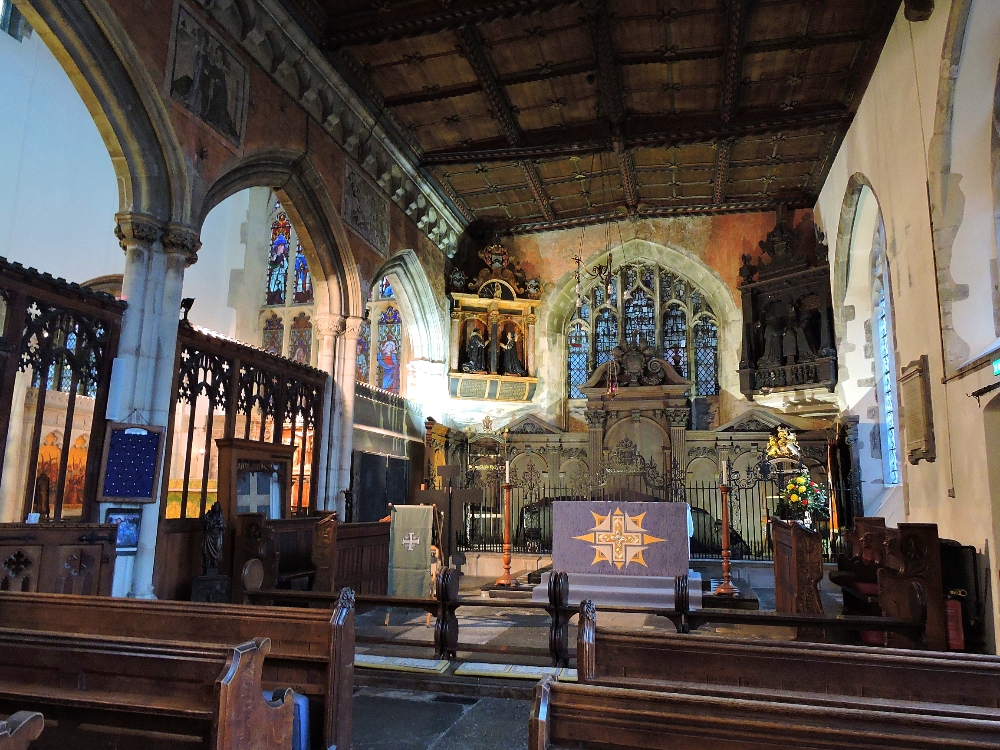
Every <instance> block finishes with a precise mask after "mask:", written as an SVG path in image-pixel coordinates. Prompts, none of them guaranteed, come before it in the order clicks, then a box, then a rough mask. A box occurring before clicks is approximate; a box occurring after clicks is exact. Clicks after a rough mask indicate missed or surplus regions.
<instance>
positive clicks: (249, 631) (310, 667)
mask: <svg viewBox="0 0 1000 750" xmlns="http://www.w3.org/2000/svg"><path fill="white" fill-rule="evenodd" d="M0 622H2V623H4V624H5V625H7V626H9V627H18V628H32V629H35V630H38V631H45V632H50V633H80V634H91V635H95V636H106V637H117V638H121V637H124V638H129V637H143V638H152V639H158V640H161V641H182V642H186V641H193V642H202V643H213V644H220V645H223V646H229V647H232V646H234V645H236V644H238V643H242V642H244V641H247V640H250V639H252V638H254V637H258V636H263V637H267V638H269V639H270V643H271V650H270V654H269V655H268V657H267V659H266V660H265V661H264V665H263V672H262V673H261V680H262V683H263V685H264V688H265V689H280V688H285V687H291V688H293V689H294V690H295V691H296V692H298V693H302V694H305V695H307V696H309V698H310V703H311V705H312V706H313V709H314V710H313V711H311V713H312V714H313V715H314V716H315V717H316V718H315V720H314V721H312V722H311V725H312V726H313V727H315V728H317V729H319V728H321V734H322V741H323V742H324V743H325V744H324V745H323V747H325V748H330V747H336V748H349V747H350V745H351V715H352V713H351V710H352V693H353V689H354V596H353V592H351V591H350V590H345V591H342V592H341V594H340V597H339V599H338V601H337V603H336V604H335V606H334V608H333V612H332V613H331V611H330V610H329V609H323V610H320V609H300V608H288V607H259V606H253V607H251V606H243V605H234V604H204V603H194V602H172V601H155V600H143V599H108V598H96V597H82V596H63V595H53V594H20V593H8V592H0ZM320 707H322V713H320ZM320 717H322V719H321V720H320ZM319 734H320V732H319V731H316V732H314V736H315V735H319Z"/></svg>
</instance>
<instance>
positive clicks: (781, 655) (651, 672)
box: [577, 602, 1000, 709]
mask: <svg viewBox="0 0 1000 750" xmlns="http://www.w3.org/2000/svg"><path fill="white" fill-rule="evenodd" d="M587 604H588V602H584V603H583V604H582V605H581V613H580V624H579V626H578V630H577V672H578V676H579V680H580V681H581V682H583V683H587V682H591V683H593V682H604V681H609V680H610V681H619V680H621V679H640V680H642V679H647V680H649V679H651V680H668V681H671V682H684V683H695V684H699V685H716V686H733V687H736V686H739V687H747V688H753V689H755V690H757V691H770V690H790V691H803V692H816V693H828V694H832V695H838V696H856V697H863V698H866V699H870V698H882V699H887V700H897V701H900V700H901V701H925V702H931V703H947V704H956V705H967V706H978V707H981V708H989V709H997V708H1000V657H996V656H983V655H979V654H956V653H943V652H929V651H912V650H905V649H888V648H887V649H872V648H868V647H864V646H837V645H830V644H822V643H799V642H789V641H751V640H743V639H734V638H719V637H715V636H702V635H682V634H674V633H662V634H661V633H656V634H654V633H649V632H648V631H626V630H607V629H603V628H597V627H596V614H595V613H594V610H593V607H592V606H591V607H590V608H588V607H587V606H586V605H587Z"/></svg>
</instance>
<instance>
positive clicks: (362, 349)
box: [354, 320, 372, 383]
mask: <svg viewBox="0 0 1000 750" xmlns="http://www.w3.org/2000/svg"><path fill="white" fill-rule="evenodd" d="M371 345H372V326H371V323H369V322H368V321H367V320H366V321H365V322H364V323H362V324H361V331H360V332H359V333H358V353H357V357H356V360H355V375H354V379H355V380H357V381H358V382H359V383H367V382H368V373H369V366H370V365H369V363H370V362H371V356H370V355H371Z"/></svg>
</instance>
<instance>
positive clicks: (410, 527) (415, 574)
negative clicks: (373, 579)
mask: <svg viewBox="0 0 1000 750" xmlns="http://www.w3.org/2000/svg"><path fill="white" fill-rule="evenodd" d="M433 522H434V506H433V505H394V506H393V507H392V522H391V525H390V526H389V596H412V597H422V596H429V595H430V594H431V593H432V592H431V525H432V524H433Z"/></svg>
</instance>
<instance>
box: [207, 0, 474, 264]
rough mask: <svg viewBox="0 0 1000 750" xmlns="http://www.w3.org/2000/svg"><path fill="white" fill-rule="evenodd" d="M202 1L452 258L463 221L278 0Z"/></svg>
mask: <svg viewBox="0 0 1000 750" xmlns="http://www.w3.org/2000/svg"><path fill="white" fill-rule="evenodd" d="M205 6H206V11H207V12H208V14H209V15H210V16H211V17H212V18H213V19H214V20H215V21H217V22H218V23H219V24H220V25H221V26H222V27H223V28H225V29H226V30H227V31H228V32H229V34H230V35H231V36H232V37H233V39H235V40H237V41H238V42H239V43H240V44H241V45H242V47H243V49H244V50H246V52H247V53H249V54H250V56H251V57H253V59H254V60H256V61H257V62H258V63H259V64H260V66H261V68H263V70H264V71H265V72H267V73H269V74H270V76H271V78H272V79H273V80H274V81H275V82H276V83H277V84H278V85H279V86H280V87H281V88H282V89H283V90H284V91H285V92H286V93H287V94H288V95H289V96H290V97H291V98H292V99H293V100H294V101H296V102H298V104H299V105H300V106H301V107H302V108H303V109H305V110H306V111H307V112H308V113H309V115H310V116H312V117H313V119H314V120H315V121H316V122H318V123H319V124H320V126H321V127H322V128H323V130H324V131H325V132H326V133H327V134H328V135H329V136H330V137H331V138H332V139H333V140H334V141H335V142H336V143H337V144H338V145H340V147H341V148H342V149H343V150H344V153H345V154H346V155H347V157H348V158H350V159H352V160H353V161H354V162H355V163H356V164H357V165H358V167H359V168H360V169H361V170H362V171H364V172H366V173H367V174H368V175H370V176H371V178H372V180H373V181H374V182H375V183H376V184H377V185H378V186H379V188H381V190H382V191H383V192H384V193H385V194H386V195H387V196H389V198H390V199H391V200H392V201H393V202H394V203H395V204H396V205H397V206H399V208H400V209H402V210H403V212H404V213H405V214H406V215H407V216H409V217H410V219H411V220H412V221H413V222H414V223H415V224H416V225H417V226H418V227H419V228H420V230H421V231H422V232H423V233H424V234H425V235H426V236H427V238H428V239H429V240H430V241H431V242H432V243H434V245H436V246H437V247H438V248H439V249H440V250H441V251H442V252H443V253H444V254H445V255H447V256H448V257H452V256H453V255H454V254H455V251H456V249H457V247H458V238H459V237H460V236H461V234H462V232H463V231H464V229H465V226H466V224H467V220H466V219H465V218H464V217H463V216H461V215H460V214H459V213H457V212H456V211H455V210H454V209H453V208H452V207H451V206H449V205H448V203H447V202H446V201H445V199H444V198H443V197H442V196H441V195H440V193H439V192H438V191H437V189H436V188H435V187H434V186H433V185H432V184H431V183H430V181H428V180H427V178H426V177H424V175H423V174H422V172H421V171H420V169H419V167H418V163H417V161H418V155H417V154H412V153H407V152H410V151H411V149H410V148H409V146H408V144H400V143H398V142H397V141H396V140H395V139H394V138H393V136H392V134H390V133H388V132H387V131H386V130H385V128H384V127H383V126H382V125H381V123H380V122H379V121H377V119H376V117H375V116H373V114H372V112H371V111H370V109H369V108H368V107H367V106H366V105H365V104H364V102H363V101H362V100H361V98H360V97H359V96H358V94H357V93H356V92H355V91H354V90H353V89H352V88H351V87H350V86H349V85H348V83H347V82H346V81H345V80H344V78H343V77H342V76H341V75H340V74H339V73H338V72H337V71H336V69H335V68H334V67H333V66H332V65H331V64H330V62H329V61H328V60H327V59H326V58H325V57H324V56H323V54H322V53H321V52H320V50H319V49H318V48H317V46H316V45H315V44H314V43H313V42H312V40H310V39H309V37H308V36H306V34H305V32H304V31H302V29H301V28H299V26H298V25H297V24H296V23H295V21H294V20H293V19H292V18H291V16H289V15H288V12H287V11H286V10H285V9H284V7H283V6H282V5H281V2H280V0H240V1H239V2H237V1H236V0H211V1H210V2H207V3H205ZM379 119H381V118H379Z"/></svg>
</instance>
